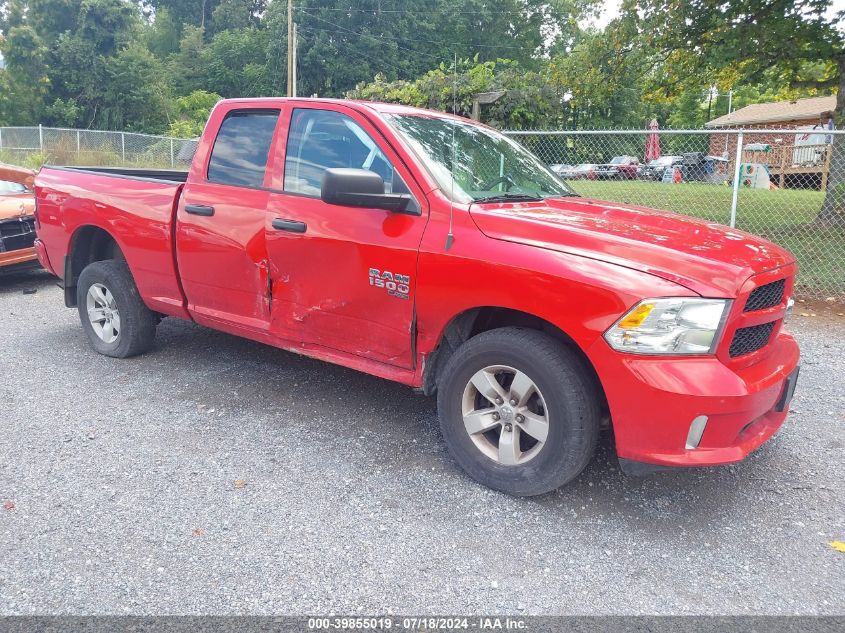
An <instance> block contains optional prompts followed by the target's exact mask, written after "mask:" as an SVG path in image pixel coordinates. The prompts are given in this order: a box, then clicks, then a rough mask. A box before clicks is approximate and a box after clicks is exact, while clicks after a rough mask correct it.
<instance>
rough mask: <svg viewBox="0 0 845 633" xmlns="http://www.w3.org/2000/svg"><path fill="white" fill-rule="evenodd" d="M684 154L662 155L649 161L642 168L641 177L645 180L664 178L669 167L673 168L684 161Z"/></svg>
mask: <svg viewBox="0 0 845 633" xmlns="http://www.w3.org/2000/svg"><path fill="white" fill-rule="evenodd" d="M683 160H684V159H683V156H661V157H660V158H655V159H654V160H650V161H648V163H646V164H645V165H643V167H642V169H640V173H639V177H640V178H641V179H643V180H663V175H664V174H665V173H666V170H667V169H672V168H673V167H676V166H678V165H680V164H681V163H682V162H683Z"/></svg>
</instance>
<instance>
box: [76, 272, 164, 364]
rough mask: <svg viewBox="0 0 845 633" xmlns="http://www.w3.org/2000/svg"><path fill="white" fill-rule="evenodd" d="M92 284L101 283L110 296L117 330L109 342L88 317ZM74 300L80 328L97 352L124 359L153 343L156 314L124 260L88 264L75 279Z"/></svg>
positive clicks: (139, 352)
mask: <svg viewBox="0 0 845 633" xmlns="http://www.w3.org/2000/svg"><path fill="white" fill-rule="evenodd" d="M94 284H100V285H102V286H104V287H105V288H107V289H108V290H109V292H110V293H111V295H112V296H113V297H114V303H115V304H116V306H117V311H118V314H119V318H120V331H119V332H118V334H117V336H116V338H115V340H113V341H109V342H107V341H106V340H103V338H101V337H100V336H99V335H98V334H97V332H96V331H95V330H94V326H93V325H92V323H91V320H90V319H89V318H88V291H89V289H90V288H91V287H92V286H93V285H94ZM76 303H77V307H78V309H79V319H80V321H81V322H82V329H83V330H85V334H86V335H87V336H88V340H89V341H90V342H91V346H92V347H93V348H94V349H95V350H96V351H98V352H99V353H100V354H104V355H105V356H112V357H114V358H128V357H130V356H136V355H138V354H142V353H143V352H146V351H147V350H149V349H150V348H151V347H152V346H153V343H154V342H155V331H156V323H157V321H156V315H155V313H154V312H152V311H151V310H150V309H149V308H148V307H147V306H146V305H145V304H144V302H143V301H142V300H141V295H140V294H139V293H138V288H137V287H136V286H135V281H134V279H132V273H131V272H130V271H129V268H128V266H127V265H126V262H125V261H122V260H115V259H109V260H105V261H99V262H93V263H91V264H88V265H87V266H86V267H85V268H84V269H83V270H82V273H81V274H80V275H79V279H78V280H77V282H76Z"/></svg>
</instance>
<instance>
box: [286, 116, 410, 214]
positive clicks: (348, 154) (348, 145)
mask: <svg viewBox="0 0 845 633" xmlns="http://www.w3.org/2000/svg"><path fill="white" fill-rule="evenodd" d="M334 167H355V168H358V169H368V170H370V171H374V172H375V173H377V174H378V175H379V176H381V177H382V178H383V179H384V189H385V193H392V192H395V193H408V188H407V187H406V186H405V183H404V182H402V180H401V178H400V177H399V176H398V175H397V174H396V173H395V172H394V169H393V165H391V164H390V161H389V160H388V159H387V157H386V156H385V155H384V153H383V152H382V151H381V150H380V149H379V147H378V145H376V143H375V141H374V140H373V139H372V137H370V135H369V134H367V132H365V131H364V129H363V128H362V127H361V126H360V125H358V124H357V123H356V122H355V121H354V120H353V119H351V118H350V117H348V116H346V115H344V114H340V113H339V112H332V111H329V110H307V109H296V110H294V111H293V115H292V118H291V127H290V133H289V135H288V144H287V151H286V152H285V191H287V192H289V193H297V194H301V195H306V196H313V197H319V195H320V186H321V184H322V181H323V173H325V171H326V170H327V169H330V168H334Z"/></svg>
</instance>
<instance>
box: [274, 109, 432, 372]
mask: <svg viewBox="0 0 845 633" xmlns="http://www.w3.org/2000/svg"><path fill="white" fill-rule="evenodd" d="M376 139H378V140H376ZM279 151H280V152H281V151H283V152H284V163H283V170H278V174H277V175H278V177H279V180H280V182H281V184H282V189H283V190H282V192H279V193H276V192H274V193H271V195H270V200H269V202H268V205H267V209H268V222H267V231H268V232H267V250H268V253H269V255H270V264H271V278H272V283H273V314H272V325H271V327H272V328H273V331H274V332H275V333H276V334H277V335H278V336H280V337H283V338H288V339H291V338H292V339H295V340H298V341H301V342H304V343H307V344H312V345H317V346H320V347H326V348H331V349H335V350H340V351H343V352H346V353H350V354H355V355H358V356H362V357H365V358H368V359H371V360H376V361H380V362H383V363H387V364H390V365H394V366H398V367H403V368H410V367H412V366H413V362H414V359H413V354H412V351H411V350H412V337H413V335H414V333H413V327H412V324H413V318H414V288H415V284H416V267H417V253H418V250H419V244H420V240H421V238H422V234H423V230H424V229H425V223H426V221H427V219H428V215H427V210H426V209H425V208H422V207H421V204H420V203H421V202H424V197H423V195H422V192H421V191H419V190H418V189H417V185H416V184H415V183H413V181H412V179H411V177H410V174H409V173H407V171H406V170H405V169H404V166H402V165H401V162H400V161H399V160H398V158H397V157H396V155H395V154H394V152H393V150H392V148H390V147H389V146H388V145H387V144H386V143H385V142H384V140H383V139H382V138H381V137H380V136H379V135H378V133H377V131H376V130H375V129H374V128H373V126H372V125H371V124H370V123H369V121H367V120H366V118H364V117H362V116H360V115H359V114H358V113H357V112H355V111H353V110H351V109H348V108H345V107H344V106H342V105H337V106H329V107H326V106H325V105H321V107H320V109H316V108H308V107H301V108H294V109H293V110H292V111H291V113H290V120H289V125H288V135H287V143H286V147H285V148H284V149H282V148H281V147H280V148H279ZM332 167H356V168H362V169H369V170H371V171H374V172H376V173H378V174H379V175H380V176H382V178H383V179H384V182H385V189H386V191H393V192H403V193H411V194H412V196H413V197H414V201H413V202H412V205H411V207H410V208H409V211H410V213H393V212H389V211H384V210H380V209H368V208H354V207H345V206H339V205H332V204H327V203H325V202H323V201H322V200H321V199H320V185H321V181H322V176H323V173H324V172H325V170H326V169H328V168H332ZM409 185H410V186H409Z"/></svg>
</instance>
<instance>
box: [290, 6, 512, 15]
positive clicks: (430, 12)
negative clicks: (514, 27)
mask: <svg viewBox="0 0 845 633" xmlns="http://www.w3.org/2000/svg"><path fill="white" fill-rule="evenodd" d="M294 10H296V11H303V12H306V13H316V12H319V11H336V12H338V13H372V14H374V15H379V14H382V13H393V14H401V13H410V14H417V15H434V14H436V13H440V14H448V15H478V11H448V10H447V9H445V7H440V8H437V9H432V10H425V9H342V8H339V7H294ZM484 13H485V15H519V16H523V15H526V14H525V13H524V12H522V11H485V12H484Z"/></svg>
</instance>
